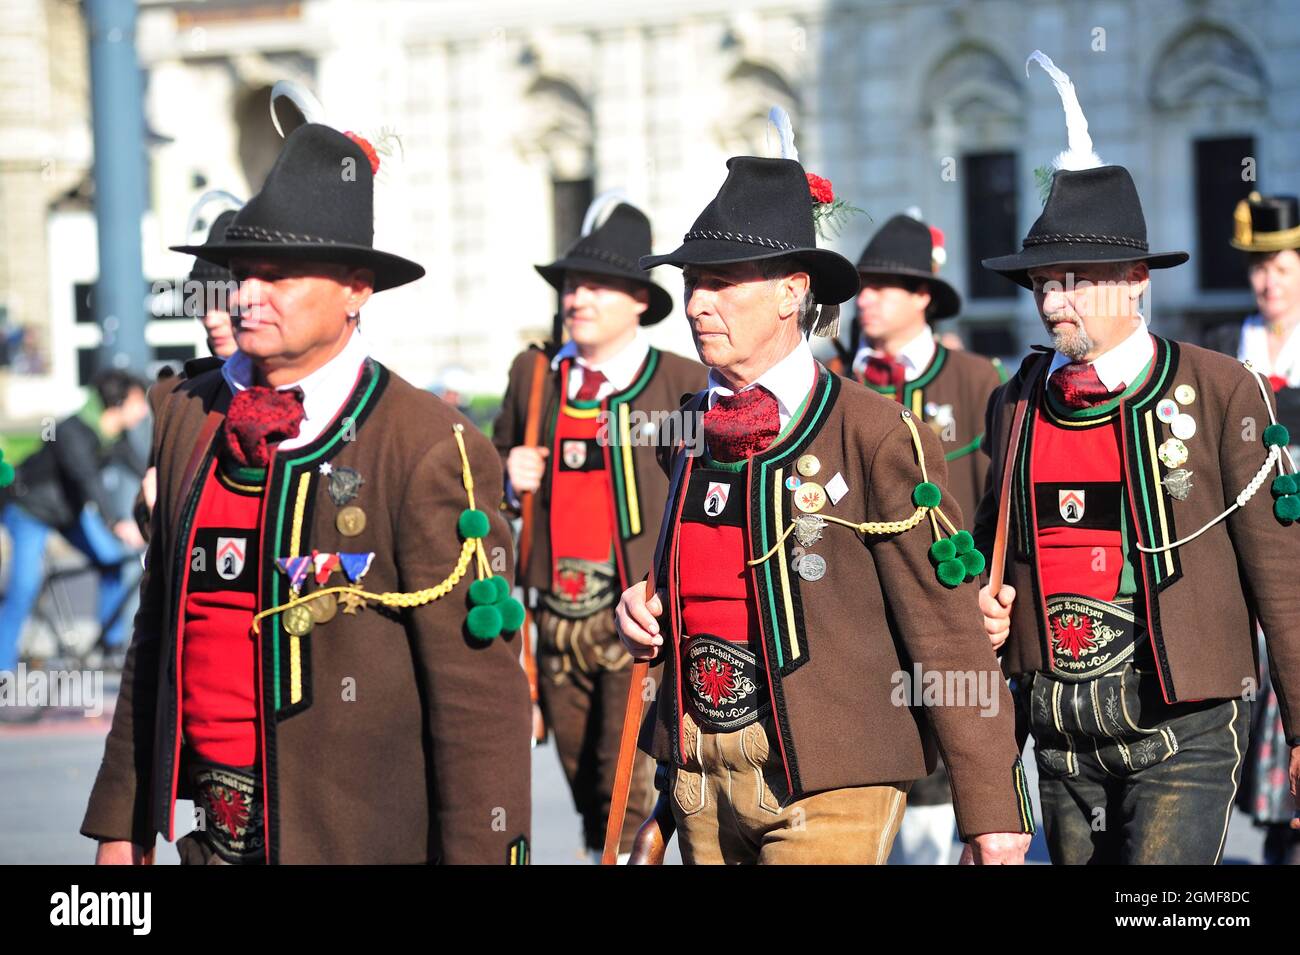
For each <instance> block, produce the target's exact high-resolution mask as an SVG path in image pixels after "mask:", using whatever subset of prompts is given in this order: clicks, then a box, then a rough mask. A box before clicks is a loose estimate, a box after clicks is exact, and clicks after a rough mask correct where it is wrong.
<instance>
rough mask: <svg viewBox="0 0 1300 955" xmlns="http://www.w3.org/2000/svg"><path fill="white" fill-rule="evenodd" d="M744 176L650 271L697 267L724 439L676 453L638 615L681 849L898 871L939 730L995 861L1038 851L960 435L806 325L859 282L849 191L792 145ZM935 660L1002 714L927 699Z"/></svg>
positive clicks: (631, 597)
mask: <svg viewBox="0 0 1300 955" xmlns="http://www.w3.org/2000/svg"><path fill="white" fill-rule="evenodd" d="M784 138H785V139H786V141H787V148H786V149H785V150H783V151H784V152H786V154H787V155H789V154H790V152H791V151H792V144H790V143H789V139H790V136H789V134H788V133H787V134H786V136H785V137H784ZM727 167H728V175H727V179H726V182H724V183H723V185H722V188H721V190H720V191H719V192H718V195H717V197H716V198H715V199H714V200H713V201H712V202H711V203H710V204H709V205H708V206H707V207H706V208H705V210H704V211H703V212H702V213H701V214H700V216H699V218H698V219H697V220H696V222H695V224H694V225H693V226H692V228H691V230H690V231H689V232H688V233H686V236H685V239H684V241H683V243H682V245H681V247H680V248H678V249H677V250H676V251H674V252H672V253H669V254H667V255H662V256H653V257H650V258H649V259H645V260H643V261H642V264H643V265H646V266H650V265H655V264H659V263H661V262H664V263H670V264H673V265H677V266H680V267H681V268H682V269H683V279H684V282H685V290H686V303H687V304H686V311H687V317H688V318H689V320H690V323H691V331H692V334H693V335H694V338H695V342H696V348H697V349H698V351H699V354H700V358H701V359H702V360H703V361H704V363H705V364H706V365H708V366H709V368H710V369H711V373H710V383H709V387H708V389H706V390H705V391H702V392H700V393H699V394H698V395H696V396H695V397H694V398H692V399H691V401H690V402H688V404H687V406H686V409H685V410H687V411H689V412H690V413H692V414H695V415H699V416H702V418H703V426H704V436H705V441H704V443H703V446H702V447H695V448H693V447H690V446H688V445H685V444H684V445H683V446H681V447H679V448H678V450H677V451H676V453H675V454H674V455H673V458H672V462H671V481H672V484H671V488H670V492H669V496H668V504H667V508H666V510H665V518H664V529H663V531H662V533H661V535H660V543H659V547H658V550H657V560H656V578H655V579H656V582H657V585H658V586H657V588H656V589H657V592H656V593H655V594H654V595H653V596H652V597H651V598H650V599H649V600H647V599H646V595H645V588H643V587H642V586H641V585H640V584H638V585H636V586H634V587H632V588H630V589H629V590H627V591H625V592H624V594H623V597H622V599H621V601H620V604H619V608H618V622H619V629H620V633H621V635H622V638H623V641H624V643H625V644H626V646H627V647H628V649H629V650H630V651H631V652H632V654H633V655H634V656H635V657H637V658H639V659H648V658H652V657H661V658H662V659H663V661H664V679H663V681H662V683H661V690H660V693H659V697H658V700H657V704H656V708H655V710H654V712H653V715H652V716H651V718H650V719H649V720H648V721H647V724H646V726H647V729H648V731H649V733H648V734H647V737H648V738H647V737H643V740H644V746H645V748H646V749H647V751H648V752H650V754H651V755H653V756H654V757H655V759H657V760H658V761H659V762H660V764H661V765H662V766H663V767H664V773H663V774H662V775H663V776H666V777H667V778H666V780H665V786H666V788H667V790H668V791H670V792H671V807H672V813H673V817H674V819H675V821H676V826H677V829H678V831H679V832H680V834H681V851H682V858H683V859H684V860H685V861H686V862H688V863H769V864H770V863H815V862H825V863H836V862H844V863H848V862H865V863H881V862H884V860H885V859H886V858H887V857H888V855H889V849H890V845H891V843H892V841H893V839H894V835H895V833H896V831H897V829H898V824H899V819H900V818H901V816H902V812H903V807H904V803H905V800H906V792H907V789H908V787H909V786H910V784H911V781H912V780H915V779H918V778H920V777H922V776H924V775H926V773H927V772H928V771H929V769H930V768H932V766H933V763H934V746H933V739H932V736H931V730H930V727H929V726H927V725H926V724H927V722H928V723H930V724H932V726H933V730H934V733H935V734H937V736H938V741H939V744H940V746H941V747H942V748H943V750H944V754H945V756H946V757H947V759H948V764H949V768H950V772H951V774H952V779H953V786H954V788H955V790H956V793H957V804H958V807H959V811H958V821H959V824H960V827H961V832H962V836H963V838H965V839H968V840H970V841H971V842H972V843H973V845H974V847H975V855H976V857H977V858H978V859H979V860H981V861H984V862H1018V861H1021V860H1022V859H1023V856H1024V852H1025V849H1026V848H1027V846H1028V844H1029V839H1030V837H1029V835H1028V833H1030V832H1031V831H1032V827H1033V824H1032V817H1031V814H1030V811H1029V802H1028V794H1027V792H1026V790H1025V781H1024V772H1023V769H1022V767H1021V764H1020V759H1019V755H1018V753H1017V750H1016V744H1015V740H1014V732H1013V727H1012V714H1011V709H1010V707H1011V702H1010V696H1009V694H1008V693H1007V692H1006V687H1005V685H1004V684H1003V682H1002V680H1001V679H1000V678H998V677H997V676H996V675H995V674H994V673H992V672H991V671H993V669H994V668H995V666H996V662H995V660H994V658H993V657H992V655H991V653H990V652H989V648H988V644H987V641H985V640H984V638H983V635H982V634H981V633H980V632H979V624H978V617H977V616H976V613H977V606H976V599H975V596H976V595H975V589H974V587H972V586H962V583H963V582H964V581H968V580H970V579H972V575H974V574H978V573H979V572H980V571H981V570H982V569H983V561H982V559H981V558H980V557H979V555H978V554H977V553H975V552H974V551H973V550H971V540H970V535H969V534H966V533H965V532H958V531H957V529H956V526H955V522H956V521H959V520H960V514H959V511H958V509H957V508H956V507H954V506H953V505H952V504H951V502H950V501H949V500H948V499H947V498H946V497H945V492H944V485H945V478H946V473H947V472H946V468H945V466H944V462H943V453H942V451H941V449H940V444H939V442H938V439H937V438H936V437H935V435H934V433H933V432H932V431H930V429H928V428H926V427H925V426H924V425H923V424H920V423H919V422H918V421H917V419H916V416H914V415H913V414H911V412H910V411H908V410H907V409H900V408H899V407H898V405H897V403H895V402H892V401H889V400H887V399H885V398H882V397H881V396H879V395H876V394H873V393H871V392H869V391H867V390H866V389H865V388H863V387H861V386H860V385H858V384H856V383H854V382H851V381H846V380H844V379H841V378H839V377H837V376H835V375H832V374H831V373H830V372H829V371H827V370H826V368H824V367H823V366H821V365H820V364H819V363H818V362H817V361H815V360H814V358H813V356H812V352H811V350H810V348H809V346H808V342H807V340H806V338H805V336H806V335H807V334H809V333H810V332H815V333H821V334H826V333H831V329H832V327H833V323H834V321H835V318H836V312H837V311H838V308H837V306H838V304H839V303H841V302H843V301H845V300H847V299H849V298H851V297H852V296H853V294H854V293H855V292H856V291H857V288H858V277H857V273H856V270H855V269H854V268H853V266H852V264H851V263H849V262H848V261H847V260H845V259H844V258H842V257H841V256H839V255H837V254H835V253H833V252H829V251H825V250H821V249H818V248H817V247H816V240H815V236H814V219H815V218H816V219H818V220H820V219H822V218H824V217H825V216H828V215H830V216H834V215H836V214H837V213H839V212H841V211H843V207H844V204H843V203H842V202H837V201H836V200H834V197H833V196H832V195H830V191H831V189H830V184H829V183H827V182H826V181H825V180H823V179H820V178H814V177H810V176H808V175H807V174H806V173H805V172H804V169H803V167H802V166H800V164H799V163H798V162H797V161H795V160H793V159H761V158H755V157H752V156H741V157H735V158H733V159H731V160H729V161H728V163H727ZM810 183H811V187H812V188H813V189H815V190H816V192H815V193H813V194H812V195H810ZM926 672H931V673H937V674H947V675H954V674H964V675H969V676H970V677H971V683H972V684H973V683H975V682H979V683H980V685H982V686H984V687H985V689H986V691H987V693H986V695H985V699H984V702H985V706H984V708H983V711H982V712H981V706H980V703H979V702H978V701H977V700H976V699H974V696H975V694H974V693H972V694H971V698H962V699H960V700H959V699H956V698H954V697H949V698H946V699H943V700H936V701H934V702H937V703H939V704H940V705H934V706H931V707H928V708H927V709H926V710H925V712H924V713H923V712H922V711H921V709H920V708H919V707H917V706H915V705H914V704H915V703H917V702H918V700H919V697H914V695H913V693H912V692H911V688H912V687H911V683H910V681H911V677H912V675H914V674H921V673H926ZM915 689H917V690H918V691H919V689H920V687H919V686H917V687H916V688H915ZM927 717H928V720H927Z"/></svg>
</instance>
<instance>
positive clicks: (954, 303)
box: [858, 262, 961, 321]
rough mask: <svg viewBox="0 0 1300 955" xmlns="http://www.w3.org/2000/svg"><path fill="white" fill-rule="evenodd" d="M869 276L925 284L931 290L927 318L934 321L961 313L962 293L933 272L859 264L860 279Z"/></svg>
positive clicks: (883, 265) (866, 263) (865, 263)
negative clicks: (898, 278)
mask: <svg viewBox="0 0 1300 955" xmlns="http://www.w3.org/2000/svg"><path fill="white" fill-rule="evenodd" d="M869 275H901V276H905V277H907V278H914V279H919V280H920V281H923V282H925V283H926V284H927V285H928V286H929V288H930V308H929V314H928V315H927V316H926V317H927V318H929V319H930V320H932V321H933V320H937V319H940V318H952V317H953V316H954V315H957V314H959V313H960V312H961V293H959V292H958V291H957V290H956V289H955V288H953V287H952V286H951V285H949V284H948V283H947V282H945V281H944V280H943V279H941V278H939V276H937V275H935V274H934V273H933V272H925V271H922V270H921V269H909V268H903V267H895V266H888V265H885V264H883V263H882V264H880V265H873V264H871V263H870V262H859V263H858V277H859V279H861V278H865V277H867V276H869Z"/></svg>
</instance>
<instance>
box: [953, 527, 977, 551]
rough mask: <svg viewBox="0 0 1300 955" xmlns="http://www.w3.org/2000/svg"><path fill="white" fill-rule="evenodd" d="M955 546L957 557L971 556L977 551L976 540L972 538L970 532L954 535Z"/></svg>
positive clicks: (960, 532)
mask: <svg viewBox="0 0 1300 955" xmlns="http://www.w3.org/2000/svg"><path fill="white" fill-rule="evenodd" d="M952 542H953V545H954V546H955V547H956V548H957V556H958V557H960V556H961V555H962V554H969V553H970V552H971V551H973V550H974V549H975V538H973V537H971V536H970V531H958V532H957V533H956V534H953V535H952Z"/></svg>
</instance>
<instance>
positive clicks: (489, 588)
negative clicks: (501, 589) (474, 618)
mask: <svg viewBox="0 0 1300 955" xmlns="http://www.w3.org/2000/svg"><path fill="white" fill-rule="evenodd" d="M494 579H495V578H493V577H485V578H484V579H483V580H476V581H474V582H473V583H472V584H470V585H469V602H470V604H471V605H472V606H475V607H490V606H491V605H492V604H494V603H496V602H497V600H499V599H500V598H498V597H497V588H496V585H495V584H493V583H492V581H493V580H494Z"/></svg>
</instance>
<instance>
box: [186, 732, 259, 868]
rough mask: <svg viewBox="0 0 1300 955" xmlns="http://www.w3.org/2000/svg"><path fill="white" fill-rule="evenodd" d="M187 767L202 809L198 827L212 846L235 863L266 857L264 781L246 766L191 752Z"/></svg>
mask: <svg viewBox="0 0 1300 955" xmlns="http://www.w3.org/2000/svg"><path fill="white" fill-rule="evenodd" d="M186 767H187V772H188V774H189V780H190V788H191V790H192V792H193V795H194V805H195V807H196V808H198V809H201V810H203V813H202V815H200V816H198V819H197V822H198V826H197V827H196V829H197V830H198V833H199V835H200V836H202V837H204V838H206V839H207V841H208V844H209V845H210V846H211V847H212V850H213V851H214V852H215V853H216V854H217V855H218V856H220V857H221V858H222V859H224V860H225V861H227V862H229V863H231V864H233V865H240V864H245V865H247V864H256V863H260V862H263V861H264V860H265V840H264V838H263V837H264V832H263V828H262V825H263V818H262V782H261V779H260V778H259V774H257V773H256V772H251V771H249V770H247V769H238V768H235V767H233V766H222V765H220V764H218V763H211V762H208V761H207V760H203V759H199V758H198V757H195V756H193V754H188V755H187V758H186Z"/></svg>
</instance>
